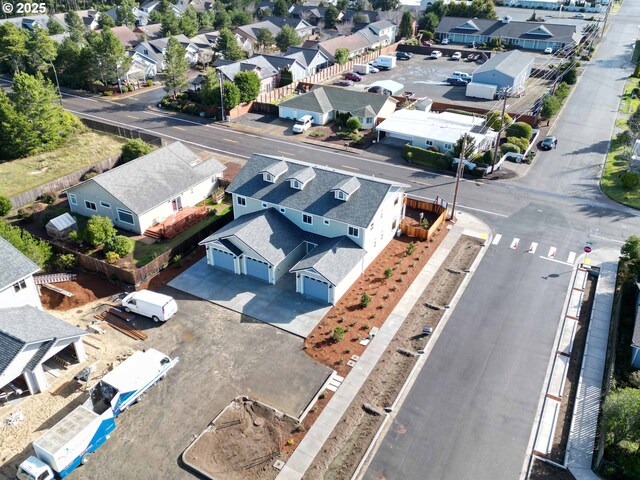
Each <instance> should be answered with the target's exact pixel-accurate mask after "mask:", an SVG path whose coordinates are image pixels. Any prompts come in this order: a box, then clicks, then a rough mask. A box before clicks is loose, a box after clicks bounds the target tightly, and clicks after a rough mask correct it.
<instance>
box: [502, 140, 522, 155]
mask: <svg viewBox="0 0 640 480" xmlns="http://www.w3.org/2000/svg"><path fill="white" fill-rule="evenodd" d="M509 152H513V153H520V147H518V146H516V145H514V144H513V143H503V144H502V145H500V153H501V154H502V155H506V154H507V153H509Z"/></svg>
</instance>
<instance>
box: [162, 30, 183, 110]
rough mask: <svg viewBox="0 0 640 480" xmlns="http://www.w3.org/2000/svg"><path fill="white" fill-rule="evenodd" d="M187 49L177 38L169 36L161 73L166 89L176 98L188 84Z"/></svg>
mask: <svg viewBox="0 0 640 480" xmlns="http://www.w3.org/2000/svg"><path fill="white" fill-rule="evenodd" d="M186 54H187V52H186V50H185V48H184V47H183V46H182V44H181V43H180V41H179V40H178V39H177V38H175V37H171V38H169V42H168V43H167V48H166V50H165V54H164V70H163V72H162V73H161V74H160V77H161V78H162V81H163V82H164V89H165V91H166V92H167V93H172V92H173V96H174V98H175V96H176V95H177V93H178V92H179V91H181V90H183V89H184V88H185V87H186V86H187V84H188V81H187V70H189V63H188V62H187V59H186Z"/></svg>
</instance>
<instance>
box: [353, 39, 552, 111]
mask: <svg viewBox="0 0 640 480" xmlns="http://www.w3.org/2000/svg"><path fill="white" fill-rule="evenodd" d="M478 52H479V51H478ZM549 58H550V57H549V56H545V55H543V54H539V55H535V62H536V63H535V64H537V63H538V62H542V61H548V60H549ZM478 67H479V65H478V64H477V63H475V62H465V61H463V60H460V61H454V60H451V59H450V58H448V57H444V56H443V57H440V58H438V59H432V58H430V57H429V56H425V55H417V54H416V55H413V58H412V59H411V60H398V61H397V64H396V67H395V68H393V69H391V70H386V71H380V72H379V73H374V74H369V75H365V76H364V78H363V79H362V81H361V82H358V83H355V84H354V85H353V86H352V87H347V88H351V89H353V90H359V91H362V90H364V89H365V88H367V87H368V86H370V85H371V84H372V83H374V82H377V81H379V80H394V81H396V82H399V83H401V84H403V85H404V91H405V92H413V93H414V95H415V96H416V97H428V98H431V99H432V100H434V101H437V102H446V103H456V104H460V105H468V106H471V107H479V108H486V109H495V108H499V107H500V106H501V102H499V101H497V100H483V99H479V98H470V97H467V96H465V90H466V89H465V87H463V86H459V87H452V86H450V85H449V84H447V82H446V79H447V77H449V76H451V74H452V73H453V72H464V73H469V74H472V73H473V72H474V71H475V70H476V69H477V68H478ZM549 85H550V82H548V81H543V80H541V79H539V78H530V79H529V81H528V82H527V86H526V93H525V95H524V96H523V97H521V98H514V99H512V100H510V101H509V103H508V106H510V107H511V108H510V109H508V111H510V112H512V113H528V112H529V111H530V110H531V109H532V108H533V105H534V104H535V102H536V100H537V99H538V98H540V97H542V96H543V95H544V94H545V93H546V91H547V89H548V87H549Z"/></svg>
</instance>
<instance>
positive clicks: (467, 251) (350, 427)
mask: <svg viewBox="0 0 640 480" xmlns="http://www.w3.org/2000/svg"><path fill="white" fill-rule="evenodd" d="M481 245H482V242H481V241H479V240H477V239H473V238H470V237H462V238H461V239H460V240H459V241H458V242H457V243H456V245H455V247H454V248H453V250H452V251H451V253H450V254H449V256H448V257H447V259H446V260H445V262H444V264H443V265H442V266H441V267H440V269H439V270H438V271H437V272H436V275H435V276H434V278H433V279H432V280H431V282H430V283H429V286H428V287H427V288H426V290H425V291H424V292H423V294H422V295H421V296H420V298H419V299H418V301H417V302H416V304H415V306H414V308H413V309H412V310H411V312H410V314H409V316H408V317H407V319H406V320H405V322H404V323H403V325H402V327H400V330H399V331H398V333H397V334H396V336H395V337H394V339H393V340H392V342H391V343H390V344H389V346H388V347H387V349H386V350H385V352H384V354H383V355H382V357H381V359H380V361H379V363H378V364H377V365H376V367H375V368H374V370H373V372H372V373H371V375H370V376H369V378H368V379H367V381H366V383H365V385H364V386H363V387H362V389H361V390H360V391H359V392H358V394H357V396H356V398H355V399H354V401H353V402H352V403H351V405H350V406H349V408H348V409H347V411H346V412H345V414H344V416H343V418H342V421H341V422H340V423H339V425H338V426H337V427H336V429H335V430H334V431H333V436H332V437H331V438H330V439H329V440H328V441H327V442H326V443H325V445H324V447H323V449H322V451H321V452H320V454H319V455H318V456H317V457H316V458H315V460H314V461H313V463H312V465H311V467H310V469H309V470H308V471H307V473H306V474H305V476H304V477H303V478H305V479H307V480H319V479H325V480H343V479H345V478H350V476H351V475H352V474H353V472H354V470H355V468H356V467H357V465H358V463H359V462H360V459H361V458H362V456H363V455H364V452H365V451H366V449H367V448H368V446H369V444H370V443H371V440H372V438H373V436H374V435H375V433H376V431H377V430H378V428H379V426H380V423H381V422H382V417H381V416H373V415H370V414H367V413H366V412H365V411H364V410H363V408H362V405H363V404H365V403H366V404H369V405H373V406H375V407H377V408H378V409H380V410H382V409H383V408H384V407H385V406H389V405H392V404H393V402H394V401H395V399H396V397H397V396H398V394H399V392H400V389H401V388H402V385H403V384H404V383H405V381H406V379H407V377H408V376H409V374H410V372H411V369H412V368H413V366H414V365H415V362H416V361H417V358H418V357H412V356H405V355H403V354H401V353H399V352H398V351H397V350H398V348H404V349H407V350H412V351H416V350H418V349H421V348H424V346H425V345H426V343H427V342H428V341H429V337H425V336H423V335H422V334H421V332H422V327H423V326H425V325H427V326H430V327H432V328H435V327H436V326H437V324H438V322H439V321H440V319H441V318H442V315H443V314H444V310H443V309H436V308H433V307H438V306H442V305H447V304H449V302H450V301H451V299H452V298H453V296H454V295H455V292H456V291H457V289H458V287H459V286H460V284H461V282H462V280H463V278H464V274H463V273H460V272H462V270H464V269H466V268H469V267H470V266H471V264H472V263H473V260H474V259H475V258H476V256H477V254H478V252H479V251H480V249H481V248H482V247H481Z"/></svg>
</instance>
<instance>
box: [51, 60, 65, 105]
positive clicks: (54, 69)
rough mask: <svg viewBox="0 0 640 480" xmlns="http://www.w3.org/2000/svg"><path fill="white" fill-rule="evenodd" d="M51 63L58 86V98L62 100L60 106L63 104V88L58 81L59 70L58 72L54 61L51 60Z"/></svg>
mask: <svg viewBox="0 0 640 480" xmlns="http://www.w3.org/2000/svg"><path fill="white" fill-rule="evenodd" d="M49 63H50V64H51V68H52V69H53V76H54V77H55V79H56V86H57V87H58V100H59V101H60V106H62V90H60V82H58V72H56V67H55V66H54V65H53V62H52V61H51V60H49Z"/></svg>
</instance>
